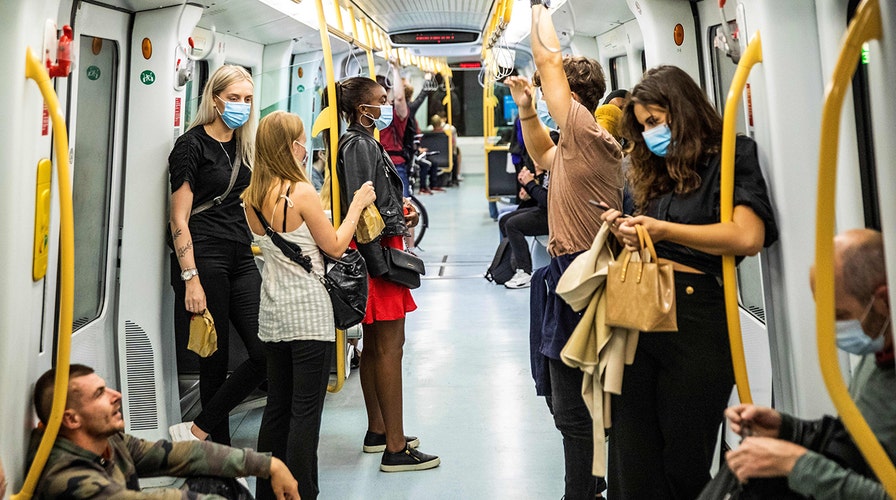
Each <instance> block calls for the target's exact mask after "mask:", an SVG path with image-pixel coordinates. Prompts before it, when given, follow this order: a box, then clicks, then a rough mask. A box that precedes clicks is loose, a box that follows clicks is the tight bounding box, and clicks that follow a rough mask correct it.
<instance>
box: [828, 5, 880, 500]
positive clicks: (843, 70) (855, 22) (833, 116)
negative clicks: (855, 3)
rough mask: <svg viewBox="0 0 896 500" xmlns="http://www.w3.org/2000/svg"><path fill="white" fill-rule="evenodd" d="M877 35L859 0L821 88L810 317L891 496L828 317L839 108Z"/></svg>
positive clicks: (851, 424)
mask: <svg viewBox="0 0 896 500" xmlns="http://www.w3.org/2000/svg"><path fill="white" fill-rule="evenodd" d="M882 35H883V30H882V27H881V20H880V5H879V4H878V2H877V0H864V1H863V2H862V3H861V4H859V7H858V9H857V10H856V13H855V16H854V17H853V19H852V21H851V22H850V23H849V28H848V29H847V31H846V35H845V36H844V38H843V48H842V49H841V51H840V56H839V57H838V58H837V65H836V66H835V67H834V72H833V74H832V75H831V81H830V83H829V84H828V87H827V90H826V92H825V100H824V107H823V108H822V111H821V138H820V140H819V144H820V146H819V154H818V202H817V203H818V205H817V208H816V222H815V322H816V325H817V328H818V333H817V335H818V361H819V363H820V364H821V374H822V376H823V378H824V383H825V385H826V386H827V388H828V392H829V393H830V395H831V399H832V400H833V402H834V406H835V407H836V408H837V412H838V413H839V414H840V418H841V419H842V420H843V424H844V425H845V426H846V429H847V430H848V431H849V433H850V435H852V438H853V441H855V443H856V445H857V446H858V447H859V449H860V450H861V451H862V455H864V456H865V460H867V461H868V465H870V466H871V468H872V470H874V473H875V474H877V478H878V479H879V480H880V482H881V484H882V485H883V487H884V489H886V490H887V494H889V495H890V497H891V498H896V467H894V466H893V463H892V462H891V461H890V459H889V457H888V456H887V454H886V452H885V451H884V449H883V447H882V446H881V444H880V442H879V441H878V440H877V438H876V437H875V436H874V433H873V432H872V431H871V428H870V427H868V423H867V422H865V419H864V418H863V417H862V413H861V412H860V411H859V409H858V408H857V407H856V405H855V403H854V402H853V400H852V398H850V397H849V392H848V390H847V388H846V383H845V382H844V381H843V375H842V372H841V371H840V361H839V357H838V355H837V349H836V347H835V334H834V321H835V314H834V311H835V307H836V306H835V302H834V243H833V240H834V224H835V220H834V214H835V203H836V199H835V193H836V187H837V185H836V183H837V150H838V148H839V146H840V113H841V111H842V109H843V99H844V96H845V95H846V91H847V89H848V88H849V85H850V83H851V81H852V76H853V73H854V72H855V69H856V66H857V64H858V62H859V55H860V54H861V52H862V44H863V43H865V42H866V41H868V40H872V39H877V40H880V39H881V38H882Z"/></svg>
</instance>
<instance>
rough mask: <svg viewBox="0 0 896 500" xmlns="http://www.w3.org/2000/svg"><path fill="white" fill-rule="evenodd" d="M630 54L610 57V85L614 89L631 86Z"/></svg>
mask: <svg viewBox="0 0 896 500" xmlns="http://www.w3.org/2000/svg"><path fill="white" fill-rule="evenodd" d="M628 64H629V62H628V56H619V57H613V58H610V85H611V86H612V88H614V89H629V88H631V83H632V80H631V77H630V74H631V73H630V72H629V69H628Z"/></svg>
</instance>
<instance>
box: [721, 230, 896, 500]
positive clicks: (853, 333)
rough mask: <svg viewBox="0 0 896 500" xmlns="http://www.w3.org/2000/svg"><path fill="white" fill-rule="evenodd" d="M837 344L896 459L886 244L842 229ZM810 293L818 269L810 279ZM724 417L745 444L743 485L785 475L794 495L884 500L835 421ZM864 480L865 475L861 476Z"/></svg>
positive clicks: (854, 390) (732, 413) (737, 461)
mask: <svg viewBox="0 0 896 500" xmlns="http://www.w3.org/2000/svg"><path fill="white" fill-rule="evenodd" d="M834 266H835V271H834V272H835V302H836V317H837V345H838V347H840V349H842V350H844V351H847V352H849V353H852V354H857V355H863V356H864V357H863V358H862V360H861V362H860V363H859V365H858V367H857V368H856V370H855V373H854V375H853V380H852V384H851V386H850V393H851V395H852V397H853V399H854V400H855V403H856V406H857V407H858V408H859V410H860V411H861V412H862V415H863V416H864V417H865V419H866V420H867V421H868V425H869V426H870V427H871V430H872V431H873V432H874V434H875V436H877V438H878V440H879V441H880V442H881V444H882V445H883V447H884V448H885V449H886V451H887V454H888V455H889V456H890V458H891V459H893V458H894V457H896V398H894V397H893V395H894V389H896V376H894V362H893V360H894V358H893V334H892V322H891V319H890V298H889V294H888V287H887V281H886V267H885V265H884V247H883V238H882V236H881V234H880V233H879V232H877V231H873V230H870V229H858V230H851V231H847V232H845V233H843V234H841V235H839V236H837V237H836V238H835V239H834ZM810 282H811V285H812V289H813V291H814V290H815V269H814V267H813V269H812V273H811V275H810ZM725 416H726V417H727V418H728V420H729V421H730V425H731V430H732V431H734V432H735V433H737V434H740V435H741V436H744V440H743V442H742V443H741V445H740V447H739V448H738V449H736V450H734V451H730V452H728V454H727V456H726V459H727V464H728V467H729V468H730V469H731V471H732V472H733V473H734V474H735V475H736V476H737V478H738V479H739V480H740V481H741V482H744V483H747V484H748V485H749V484H750V483H749V482H748V480H750V479H752V478H772V477H778V478H783V477H786V485H787V487H789V489H790V490H791V491H793V492H796V493H799V494H801V495H805V496H809V497H812V498H815V499H819V500H820V499H852V498H862V499H872V498H873V499H878V498H879V499H882V500H883V499H886V498H888V497H887V495H886V492H885V491H884V489H883V487H882V486H881V485H880V484H879V483H878V482H877V481H875V480H874V479H871V478H873V474H871V471H870V469H869V468H868V466H867V464H866V463H865V462H864V459H862V458H861V455H860V454H859V452H858V450H857V449H856V448H855V445H854V443H853V442H852V440H851V439H850V438H849V436H848V434H846V431H845V429H843V426H842V423H841V422H840V421H839V419H834V418H832V417H825V418H824V419H823V420H819V421H806V420H801V419H797V418H795V417H793V416H791V415H787V414H784V413H780V412H778V411H775V410H773V409H771V408H764V407H758V406H753V405H738V406H733V407H731V408H728V410H726V411H725ZM866 476H869V477H871V478H869V477H866Z"/></svg>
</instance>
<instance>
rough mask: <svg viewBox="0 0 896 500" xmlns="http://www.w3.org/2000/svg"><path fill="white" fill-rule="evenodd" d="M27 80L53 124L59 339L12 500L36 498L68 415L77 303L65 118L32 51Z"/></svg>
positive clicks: (28, 52)
mask: <svg viewBox="0 0 896 500" xmlns="http://www.w3.org/2000/svg"><path fill="white" fill-rule="evenodd" d="M25 77H26V78H30V79H32V80H34V82H35V83H37V86H38V87H39V88H40V93H41V95H43V97H44V102H45V103H46V104H47V109H48V110H49V112H50V118H51V120H52V122H53V146H54V150H55V152H56V166H57V170H56V172H57V173H56V175H57V178H58V181H59V224H60V228H59V242H60V248H61V251H60V270H59V291H60V293H59V336H58V339H57V345H56V382H55V386H54V392H53V407H52V409H51V410H50V420H49V422H47V427H46V429H45V430H44V435H43V438H41V441H40V446H39V447H38V449H37V455H36V456H35V457H34V461H33V462H31V469H29V470H28V475H27V476H26V477H25V484H24V485H23V486H22V491H20V492H18V493H16V494H14V495H12V497H11V498H12V499H13V500H29V499H30V498H31V497H32V495H34V488H35V487H36V486H37V480H38V479H40V475H41V473H42V472H43V470H44V466H45V465H46V464H47V459H48V458H49V457H50V451H52V449H53V444H54V443H55V442H56V436H57V435H58V434H59V426H60V425H61V424H62V414H63V412H65V398H66V395H67V394H68V372H69V362H70V357H71V350H72V311H73V308H74V300H75V231H74V227H75V225H74V215H73V208H72V181H71V175H70V173H69V159H68V131H67V130H66V128H65V117H64V116H62V110H61V108H60V106H59V99H58V98H57V97H56V92H55V91H54V90H53V84H52V83H51V82H50V75H48V74H47V70H46V68H45V67H44V65H43V64H42V63H41V60H40V59H39V58H38V57H36V56H35V55H34V54H33V53H32V52H31V49H30V48H28V49H26V52H25Z"/></svg>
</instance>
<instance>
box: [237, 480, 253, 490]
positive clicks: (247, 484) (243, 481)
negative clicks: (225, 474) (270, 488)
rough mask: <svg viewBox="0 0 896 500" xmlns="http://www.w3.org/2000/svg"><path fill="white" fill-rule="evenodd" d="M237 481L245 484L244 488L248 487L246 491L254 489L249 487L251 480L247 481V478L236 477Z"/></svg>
mask: <svg viewBox="0 0 896 500" xmlns="http://www.w3.org/2000/svg"><path fill="white" fill-rule="evenodd" d="M236 482H238V483H240V484H241V485H242V486H243V488H246V491H250V492H251V491H252V490H250V489H249V481H246V478H244V477H238V478H236Z"/></svg>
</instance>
